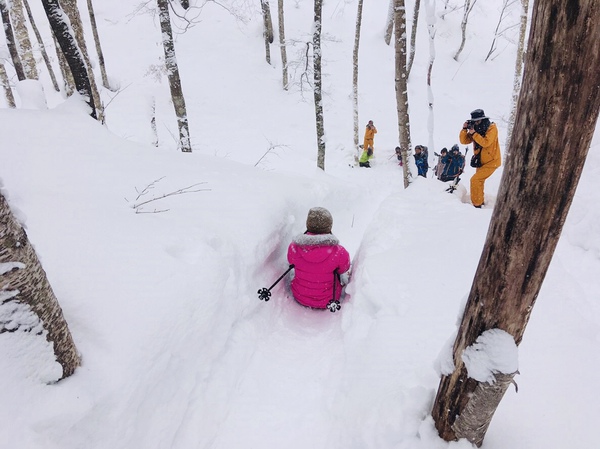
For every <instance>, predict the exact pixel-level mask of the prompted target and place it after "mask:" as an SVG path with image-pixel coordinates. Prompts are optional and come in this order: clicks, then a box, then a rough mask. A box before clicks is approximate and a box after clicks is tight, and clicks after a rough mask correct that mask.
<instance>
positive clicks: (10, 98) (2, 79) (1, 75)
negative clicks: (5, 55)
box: [0, 60, 17, 109]
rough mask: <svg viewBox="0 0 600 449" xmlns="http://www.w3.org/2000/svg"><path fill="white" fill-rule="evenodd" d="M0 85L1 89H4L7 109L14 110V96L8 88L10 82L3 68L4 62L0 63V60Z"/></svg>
mask: <svg viewBox="0 0 600 449" xmlns="http://www.w3.org/2000/svg"><path fill="white" fill-rule="evenodd" d="M0 83H2V87H3V88H4V96H5V97H6V103H7V104H8V107H9V108H13V109H14V108H16V107H17V104H16V103H15V96H14V95H13V92H12V89H11V87H10V80H9V79H8V74H7V73H6V68H5V67H4V62H2V60H0Z"/></svg>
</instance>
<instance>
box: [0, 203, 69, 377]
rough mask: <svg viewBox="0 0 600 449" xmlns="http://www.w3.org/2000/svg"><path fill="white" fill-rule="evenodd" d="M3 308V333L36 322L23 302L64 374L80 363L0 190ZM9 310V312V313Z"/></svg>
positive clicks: (57, 307)
mask: <svg viewBox="0 0 600 449" xmlns="http://www.w3.org/2000/svg"><path fill="white" fill-rule="evenodd" d="M0 266H1V267H2V270H0V276H1V279H2V282H1V283H0V297H1V298H2V301H1V303H0V308H7V309H8V310H6V313H5V314H3V315H4V316H5V318H6V320H5V321H2V322H0V333H2V332H17V331H20V330H21V331H31V330H32V329H33V327H35V326H36V325H37V323H35V324H34V323H31V322H30V321H28V320H27V321H24V320H22V319H21V315H20V313H19V312H22V311H23V306H24V307H25V308H26V309H27V310H30V311H31V312H33V313H34V314H35V315H36V316H37V318H38V319H39V321H40V322H41V324H42V326H43V329H44V330H45V331H46V339H47V340H48V341H49V342H50V343H52V345H53V347H54V355H55V356H56V361H57V362H58V363H59V364H60V365H61V366H62V370H63V374H62V377H61V379H62V378H65V377H68V376H70V375H71V374H73V372H74V371H75V369H76V368H77V367H78V366H79V363H80V356H79V353H78V352H77V348H76V347H75V343H74V342H73V338H72V336H71V332H69V327H68V326H67V322H66V321H65V318H64V316H63V313H62V310H61V308H60V305H59V304H58V300H57V299H56V296H55V295H54V292H53V291H52V287H51V286H50V283H49V282H48V278H47V277H46V273H45V271H44V269H43V268H42V265H41V264H40V261H39V259H38V257H37V255H36V253H35V251H34V249H33V247H32V246H31V244H30V243H29V239H28V238H27V234H26V233H25V230H24V229H23V227H22V226H21V225H20V224H19V223H18V222H17V221H16V219H15V218H14V216H13V214H12V212H11V210H10V207H9V205H8V202H7V201H6V199H5V198H4V196H3V195H2V194H1V193H0ZM6 314H8V315H10V316H8V317H6Z"/></svg>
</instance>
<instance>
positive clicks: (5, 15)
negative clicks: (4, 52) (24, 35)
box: [0, 0, 27, 81]
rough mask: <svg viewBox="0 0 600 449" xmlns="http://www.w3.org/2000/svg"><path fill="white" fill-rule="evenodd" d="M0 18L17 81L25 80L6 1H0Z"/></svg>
mask: <svg viewBox="0 0 600 449" xmlns="http://www.w3.org/2000/svg"><path fill="white" fill-rule="evenodd" d="M0 16H1V17H2V23H3V25H4V36H5V37H6V46H7V47H8V52H9V53H10V57H11V59H12V62H13V66H14V67H15V72H16V73H17V79H18V80H19V81H23V80H25V79H27V77H26V76H25V71H24V70H23V64H22V63H21V57H20V56H19V51H18V50H17V44H16V40H15V35H14V33H13V28H12V24H11V23H10V14H9V12H8V5H7V3H6V0H0Z"/></svg>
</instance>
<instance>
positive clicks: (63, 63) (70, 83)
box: [52, 33, 87, 97]
mask: <svg viewBox="0 0 600 449" xmlns="http://www.w3.org/2000/svg"><path fill="white" fill-rule="evenodd" d="M52 39H53V40H54V48H56V57H57V59H58V66H59V67H60V73H61V74H62V77H63V81H64V87H65V93H66V94H67V97H70V96H71V95H73V92H75V91H76V90H77V88H76V87H75V79H74V78H73V74H72V73H71V69H70V68H69V63H68V62H67V58H66V57H65V55H64V53H63V52H62V50H61V48H60V44H59V43H58V39H56V36H55V35H54V33H52ZM86 70H87V68H86Z"/></svg>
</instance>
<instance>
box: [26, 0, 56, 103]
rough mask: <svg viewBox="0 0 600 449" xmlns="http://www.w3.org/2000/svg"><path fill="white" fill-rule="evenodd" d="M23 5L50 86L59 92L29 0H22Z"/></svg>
mask: <svg viewBox="0 0 600 449" xmlns="http://www.w3.org/2000/svg"><path fill="white" fill-rule="evenodd" d="M23 5H25V10H26V11H27V17H28V18H29V23H30V24H31V28H32V29H33V33H34V34H35V38H36V39H37V42H38V45H39V46H40V51H41V52H42V58H44V63H45V64H46V68H47V69H48V75H50V80H52V86H53V87H54V90H55V91H57V92H60V87H58V81H57V80H56V75H55V74H54V69H53V68H52V63H51V62H50V58H49V57H48V52H46V47H44V41H43V40H42V36H41V35H40V31H39V30H38V27H37V25H36V24H35V20H34V19H33V14H32V13H31V8H30V7H29V0H23Z"/></svg>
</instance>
